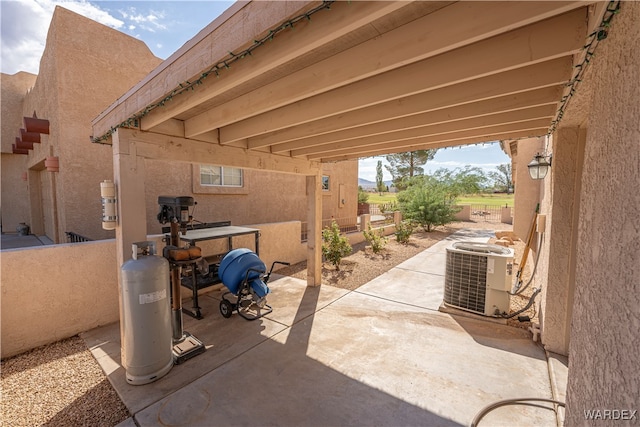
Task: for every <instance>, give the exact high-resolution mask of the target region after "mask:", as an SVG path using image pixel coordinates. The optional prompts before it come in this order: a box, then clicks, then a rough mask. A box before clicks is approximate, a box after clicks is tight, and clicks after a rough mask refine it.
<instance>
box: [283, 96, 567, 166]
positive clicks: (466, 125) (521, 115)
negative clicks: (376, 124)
mask: <svg viewBox="0 0 640 427" xmlns="http://www.w3.org/2000/svg"><path fill="white" fill-rule="evenodd" d="M556 111H557V107H556V106H555V105H551V104H550V105H542V106H539V107H533V108H525V109H521V110H516V111H509V112H506V113H497V114H490V115H486V116H481V117H474V118H470V119H463V120H456V121H452V122H447V123H440V124H436V125H428V126H420V127H413V128H408V129H400V130H396V131H391V132H386V133H381V134H377V135H369V136H365V137H362V138H354V139H350V140H346V141H336V142H331V143H328V144H322V145H315V146H312V147H304V148H300V149H296V150H293V151H291V156H292V157H300V156H309V157H314V158H316V157H318V154H319V153H328V152H335V151H336V150H344V149H348V148H353V147H359V146H369V145H374V144H379V143H385V142H392V141H402V140H407V139H413V138H421V137H427V136H435V135H438V136H440V137H445V136H446V137H448V138H454V137H455V136H456V135H458V134H464V133H465V132H469V131H470V130H472V129H473V130H479V131H482V132H485V133H496V132H491V129H493V128H495V127H498V126H501V125H507V124H511V123H518V122H524V121H530V120H533V119H544V120H542V121H541V122H542V123H545V122H546V123H550V122H551V118H553V117H554V116H555V113H556Z"/></svg>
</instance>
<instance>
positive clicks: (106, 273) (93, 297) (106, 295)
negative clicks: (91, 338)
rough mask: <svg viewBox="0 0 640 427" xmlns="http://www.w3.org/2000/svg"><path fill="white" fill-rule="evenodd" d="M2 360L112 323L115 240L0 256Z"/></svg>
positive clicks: (115, 294) (115, 312) (5, 252)
mask: <svg viewBox="0 0 640 427" xmlns="http://www.w3.org/2000/svg"><path fill="white" fill-rule="evenodd" d="M0 264H1V267H2V273H1V278H2V280H1V289H2V301H1V310H0V311H1V318H2V333H1V341H2V358H5V357H9V356H12V355H15V354H18V353H21V352H23V351H27V350H29V349H32V348H34V347H37V346H40V345H44V344H49V343H51V342H54V341H58V340H60V339H64V338H68V337H70V336H73V335H76V334H77V333H79V332H82V331H86V330H89V329H92V328H95V327H97V326H100V325H105V324H109V323H112V322H115V321H116V320H118V281H117V266H116V255H115V240H113V239H110V240H100V241H94V242H85V243H75V244H60V245H48V246H42V247H35V248H33V247H32V248H18V249H8V250H3V251H2V257H1V260H0Z"/></svg>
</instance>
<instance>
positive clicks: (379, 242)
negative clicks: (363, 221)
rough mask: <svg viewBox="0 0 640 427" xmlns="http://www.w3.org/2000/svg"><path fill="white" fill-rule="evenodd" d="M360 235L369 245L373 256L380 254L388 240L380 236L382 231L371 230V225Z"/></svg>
mask: <svg viewBox="0 0 640 427" xmlns="http://www.w3.org/2000/svg"><path fill="white" fill-rule="evenodd" d="M362 234H363V235H364V238H365V240H366V241H367V242H368V243H369V244H370V245H371V249H372V250H373V253H374V254H377V253H380V252H381V251H382V249H384V246H385V245H386V244H387V240H388V239H387V238H386V237H385V236H384V235H383V234H382V229H380V230H379V231H377V232H376V231H374V230H373V229H372V228H371V224H369V226H368V227H367V229H366V230H365V231H363V232H362Z"/></svg>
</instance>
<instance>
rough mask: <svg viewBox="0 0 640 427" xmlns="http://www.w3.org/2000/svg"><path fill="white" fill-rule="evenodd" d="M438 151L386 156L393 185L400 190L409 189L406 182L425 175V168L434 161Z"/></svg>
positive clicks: (410, 152) (419, 151)
mask: <svg viewBox="0 0 640 427" xmlns="http://www.w3.org/2000/svg"><path fill="white" fill-rule="evenodd" d="M437 151H438V149H432V150H418V151H409V152H406V153H399V154H390V155H388V156H385V159H386V160H387V162H389V164H388V165H386V168H387V170H388V171H389V173H391V176H392V178H393V184H394V185H395V186H396V188H398V190H403V189H405V188H406V187H407V185H406V183H405V181H406V180H408V179H411V178H413V177H414V176H417V175H422V174H423V173H424V168H423V166H424V165H425V164H426V163H427V162H428V161H429V160H433V158H434V156H435V155H436V152H437Z"/></svg>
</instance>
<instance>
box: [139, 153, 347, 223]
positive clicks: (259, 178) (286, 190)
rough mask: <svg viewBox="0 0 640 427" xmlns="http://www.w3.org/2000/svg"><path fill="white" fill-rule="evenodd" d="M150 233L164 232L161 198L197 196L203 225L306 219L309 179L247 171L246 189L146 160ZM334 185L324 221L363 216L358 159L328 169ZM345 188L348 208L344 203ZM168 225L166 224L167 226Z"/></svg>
mask: <svg viewBox="0 0 640 427" xmlns="http://www.w3.org/2000/svg"><path fill="white" fill-rule="evenodd" d="M145 169H146V175H147V177H148V179H147V180H146V182H145V197H146V210H147V232H148V233H158V232H160V230H161V228H162V226H163V225H162V224H160V223H159V222H158V220H157V214H158V210H159V206H158V196H192V197H193V198H194V199H195V201H196V202H197V205H196V207H195V209H194V211H193V216H194V219H196V220H198V221H201V222H215V221H231V223H232V224H233V225H247V224H256V223H263V222H283V221H306V219H307V195H306V187H305V185H306V184H305V182H306V181H305V177H304V176H299V175H291V174H283V173H275V172H266V171H259V170H248V169H246V170H244V172H243V173H244V186H243V187H242V188H229V187H211V186H202V185H200V182H199V179H200V174H199V166H198V165H195V164H194V165H192V164H188V163H179V162H167V161H159V160H152V161H146V162H145ZM323 174H325V175H329V176H330V181H331V184H332V187H335V189H333V188H332V189H330V191H327V192H323V198H322V204H323V218H331V217H332V216H333V217H335V218H344V217H353V218H354V219H355V217H356V214H357V202H358V201H357V195H358V187H357V185H358V179H357V174H358V163H357V161H356V160H353V161H347V162H340V163H336V164H328V165H323ZM341 185H342V186H343V191H344V194H343V196H345V197H344V202H345V203H344V204H341V203H339V199H338V198H339V194H340V190H339V188H340V186H341ZM165 226H166V225H165Z"/></svg>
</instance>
